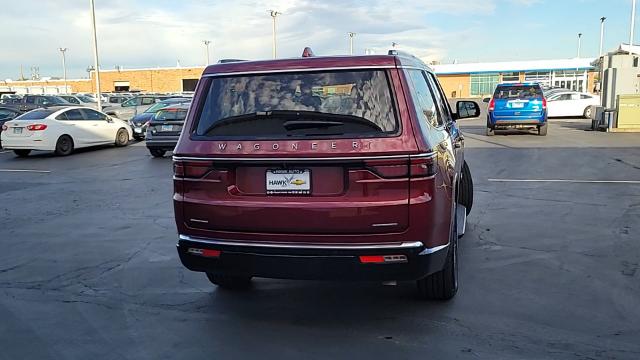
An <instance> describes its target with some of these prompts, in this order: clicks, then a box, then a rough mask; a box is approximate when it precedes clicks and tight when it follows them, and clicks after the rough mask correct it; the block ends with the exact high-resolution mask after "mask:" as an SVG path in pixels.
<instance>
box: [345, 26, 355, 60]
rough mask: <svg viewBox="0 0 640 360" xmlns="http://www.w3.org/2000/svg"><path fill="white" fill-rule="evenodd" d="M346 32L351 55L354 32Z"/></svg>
mask: <svg viewBox="0 0 640 360" xmlns="http://www.w3.org/2000/svg"><path fill="white" fill-rule="evenodd" d="M347 34H348V35H349V54H350V55H353V37H354V36H356V33H354V32H351V31H349V32H348V33H347Z"/></svg>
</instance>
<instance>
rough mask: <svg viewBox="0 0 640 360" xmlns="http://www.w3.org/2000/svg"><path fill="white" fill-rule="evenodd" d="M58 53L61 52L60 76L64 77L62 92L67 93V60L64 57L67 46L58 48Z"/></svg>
mask: <svg viewBox="0 0 640 360" xmlns="http://www.w3.org/2000/svg"><path fill="white" fill-rule="evenodd" d="M58 50H60V53H61V54H62V77H63V79H64V93H65V94H68V93H69V90H67V61H66V57H65V53H66V52H67V48H62V47H61V48H58Z"/></svg>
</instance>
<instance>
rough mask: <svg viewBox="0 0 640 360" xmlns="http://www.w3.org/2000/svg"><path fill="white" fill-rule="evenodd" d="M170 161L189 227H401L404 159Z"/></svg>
mask: <svg viewBox="0 0 640 360" xmlns="http://www.w3.org/2000/svg"><path fill="white" fill-rule="evenodd" d="M175 161H176V164H175V166H176V173H177V174H183V176H184V181H183V186H182V190H183V196H184V197H183V202H182V206H183V214H184V222H185V225H186V226H187V227H190V228H194V229H201V230H212V231H228V232H243V233H283V234H284V233H293V234H380V233H395V232H402V231H403V230H405V229H406V228H407V227H408V208H409V200H408V197H409V179H408V172H409V168H410V167H409V157H408V156H407V157H406V158H405V157H399V158H398V157H395V158H392V159H391V158H384V157H382V158H367V159H362V160H360V159H354V158H350V159H348V160H340V159H339V158H336V159H299V160H298V159H267V160H259V159H252V160H249V161H247V159H244V160H243V161H238V160H234V159H216V160H215V161H213V160H212V161H203V160H190V159H188V158H175Z"/></svg>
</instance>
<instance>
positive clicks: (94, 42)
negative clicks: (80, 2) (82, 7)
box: [89, 0, 102, 110]
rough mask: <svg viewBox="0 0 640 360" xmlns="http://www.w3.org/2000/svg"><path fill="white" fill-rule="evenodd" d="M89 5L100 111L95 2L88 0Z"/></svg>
mask: <svg viewBox="0 0 640 360" xmlns="http://www.w3.org/2000/svg"><path fill="white" fill-rule="evenodd" d="M89 2H90V3H91V27H92V29H93V67H94V68H95V72H96V101H97V102H98V110H102V96H101V95H100V61H98V35H97V32H96V6H95V0H89Z"/></svg>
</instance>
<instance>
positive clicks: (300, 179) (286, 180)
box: [266, 169, 311, 195]
mask: <svg viewBox="0 0 640 360" xmlns="http://www.w3.org/2000/svg"><path fill="white" fill-rule="evenodd" d="M266 188H267V195H309V194H310V193H311V171H310V170H308V169H300V170H291V169H289V170H279V169H278V170H267V176H266Z"/></svg>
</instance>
